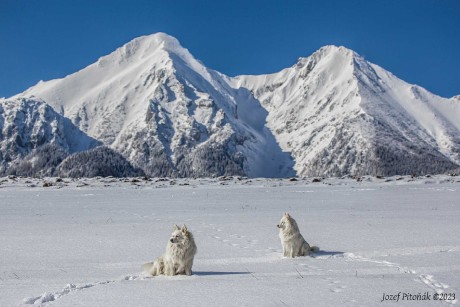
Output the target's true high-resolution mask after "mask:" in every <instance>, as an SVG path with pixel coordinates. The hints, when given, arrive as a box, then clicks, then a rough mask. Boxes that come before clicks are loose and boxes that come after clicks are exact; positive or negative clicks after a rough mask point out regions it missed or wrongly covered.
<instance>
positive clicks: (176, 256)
mask: <svg viewBox="0 0 460 307" xmlns="http://www.w3.org/2000/svg"><path fill="white" fill-rule="evenodd" d="M196 251H197V248H196V244H195V241H194V239H193V235H192V233H191V232H190V231H188V229H187V226H185V225H184V226H182V228H180V227H179V226H177V225H174V228H173V232H172V234H171V238H170V239H169V242H168V245H167V246H166V253H165V254H164V255H163V256H160V257H158V258H157V259H155V260H154V261H153V262H149V263H146V264H144V265H143V266H142V268H143V269H144V271H146V272H147V273H149V274H150V275H153V276H157V275H162V274H164V275H169V276H173V275H184V274H186V275H192V265H193V258H194V257H195V254H196Z"/></svg>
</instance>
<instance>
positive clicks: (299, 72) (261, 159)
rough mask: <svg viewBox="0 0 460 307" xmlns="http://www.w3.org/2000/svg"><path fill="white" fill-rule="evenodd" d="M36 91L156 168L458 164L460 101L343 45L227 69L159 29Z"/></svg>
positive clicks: (407, 169)
mask: <svg viewBox="0 0 460 307" xmlns="http://www.w3.org/2000/svg"><path fill="white" fill-rule="evenodd" d="M19 97H38V98H40V99H42V100H44V101H46V102H47V103H48V104H49V105H51V106H52V107H53V108H54V109H55V110H57V111H58V112H60V114H61V115H62V116H65V117H66V118H69V119H70V120H71V121H72V122H73V123H74V124H75V125H76V126H77V127H79V129H81V130H82V131H83V132H85V133H86V134H87V135H88V136H90V137H92V138H95V139H97V140H99V141H101V142H102V143H103V144H105V145H107V146H110V147H111V148H112V149H114V150H116V151H118V152H120V153H121V154H122V155H123V156H124V157H126V158H127V159H128V160H129V161H130V162H131V163H132V164H133V165H134V166H136V167H140V168H141V169H143V171H144V172H145V173H146V174H147V175H149V176H180V177H205V176H218V175H247V176H251V177H287V176H293V175H298V176H305V175H326V176H338V175H343V174H355V175H362V174H373V175H391V174H410V173H416V174H424V173H440V172H445V171H446V170H449V169H453V168H455V167H458V164H459V163H460V121H459V120H458V118H460V103H459V101H458V100H457V99H455V98H452V99H444V98H441V97H438V96H435V95H433V94H431V93H429V92H428V91H426V90H424V89H423V88H420V87H418V86H415V85H409V84H407V83H405V82H404V81H402V80H400V79H398V78H396V77H395V76H393V75H392V74H390V73H389V72H387V71H385V70H384V69H382V68H380V67H378V66H376V65H374V64H371V63H369V62H367V61H365V60H364V59H363V58H362V57H360V56H359V55H358V54H356V53H354V52H353V51H351V50H348V49H346V48H344V47H335V46H326V47H323V48H321V49H320V50H318V51H317V52H315V53H314V54H313V55H311V56H310V57H308V58H301V59H299V61H298V63H297V64H296V65H294V66H293V67H290V68H287V69H284V70H282V71H281V72H279V73H275V74H271V75H261V76H239V77H235V78H230V77H227V76H225V75H223V74H221V73H219V72H216V71H214V70H211V69H208V68H207V67H205V66H204V65H203V64H202V63H201V62H199V61H197V60H196V59H195V58H194V57H193V56H192V55H191V54H190V53H189V52H188V50H187V49H184V48H183V47H182V46H181V45H180V44H179V42H178V41H177V40H176V39H175V38H173V37H171V36H168V35H166V34H163V33H157V34H154V35H150V36H143V37H140V38H136V39H134V40H133V41H131V42H129V43H127V44H126V45H124V46H123V47H121V48H119V49H117V50H116V51H114V52H113V53H111V54H109V55H107V56H104V57H102V58H100V59H99V60H98V61H97V62H96V63H94V64H92V65H90V66H88V67H86V68H84V69H82V70H81V71H79V72H76V73H74V74H72V75H69V76H67V77H65V78H63V79H57V80H52V81H48V82H40V83H38V84H37V85H36V86H34V87H32V88H30V89H28V90H27V91H25V92H24V93H21V94H19V95H17V96H15V97H13V99H18V98H19Z"/></svg>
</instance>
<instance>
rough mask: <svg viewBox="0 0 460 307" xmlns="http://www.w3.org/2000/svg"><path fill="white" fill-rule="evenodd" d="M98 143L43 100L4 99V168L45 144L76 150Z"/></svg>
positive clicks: (0, 117) (0, 107)
mask: <svg viewBox="0 0 460 307" xmlns="http://www.w3.org/2000/svg"><path fill="white" fill-rule="evenodd" d="M98 143H99V142H98V141H96V140H94V139H93V138H91V137H88V136H87V135H85V134H84V133H83V132H81V131H80V130H79V129H78V128H76V127H75V126H74V125H73V124H72V123H71V122H70V120H69V119H67V118H65V117H63V116H61V115H60V114H58V113H56V112H55V111H54V110H53V108H51V107H50V106H49V105H48V104H46V103H45V102H43V101H41V100H37V99H25V98H17V99H8V100H4V99H2V100H0V172H2V171H3V170H4V169H5V168H7V167H8V166H9V165H10V164H11V163H12V162H14V161H15V160H17V159H18V158H21V157H24V156H25V155H27V154H28V153H30V152H31V151H32V150H33V149H36V148H38V147H40V146H42V145H45V144H52V145H55V146H57V147H60V148H63V149H64V150H65V151H67V152H69V153H73V152H77V151H82V150H87V149H89V148H91V147H94V146H96V145H97V144H98Z"/></svg>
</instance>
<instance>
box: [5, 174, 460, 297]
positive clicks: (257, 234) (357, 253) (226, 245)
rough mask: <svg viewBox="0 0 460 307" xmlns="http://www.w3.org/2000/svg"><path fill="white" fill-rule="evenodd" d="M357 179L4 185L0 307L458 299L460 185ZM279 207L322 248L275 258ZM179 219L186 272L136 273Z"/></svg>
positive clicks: (450, 180) (15, 181)
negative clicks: (189, 266)
mask: <svg viewBox="0 0 460 307" xmlns="http://www.w3.org/2000/svg"><path fill="white" fill-rule="evenodd" d="M359 180H360V181H357V180H354V179H351V178H345V179H333V178H331V179H326V180H323V181H322V182H319V183H315V182H312V180H311V179H309V180H302V179H299V180H298V181H289V180H286V179H284V180H280V179H268V180H261V179H253V180H248V179H244V178H221V179H220V180H218V179H176V180H166V179H161V180H160V179H158V180H149V181H146V180H143V179H142V178H134V179H129V180H128V179H115V178H100V179H96V178H95V179H81V180H71V179H56V178H46V179H45V180H42V179H30V178H16V177H12V176H11V177H9V178H0V212H1V213H2V214H0V232H1V236H0V245H1V247H2V248H1V249H0V259H1V261H0V289H1V291H0V293H1V295H0V306H18V305H22V306H30V304H35V305H42V306H381V305H383V306H387V305H388V306H390V305H391V306H394V305H395V303H394V302H389V303H387V304H384V303H381V302H380V301H381V300H382V297H383V294H384V293H386V294H397V293H398V292H400V291H401V292H403V293H410V294H412V295H416V294H419V293H421V294H423V293H425V292H428V293H429V294H430V295H431V297H432V296H433V295H434V294H436V293H446V294H448V293H455V294H456V296H457V297H456V300H449V301H445V302H444V303H446V304H443V303H441V302H439V301H434V300H433V299H431V300H430V301H423V302H420V301H407V300H406V301H400V302H399V303H397V305H398V306H399V305H400V306H440V305H448V303H455V302H458V295H460V292H459V291H460V257H459V256H460V237H459V236H458V233H460V223H458V221H459V218H460V207H459V205H458V200H459V199H460V178H459V177H448V176H436V177H429V178H411V176H405V177H390V178H385V179H376V178H370V177H364V178H359ZM125 181H126V182H125ZM45 183H46V184H45ZM43 186H45V187H43ZM285 211H288V212H290V213H291V214H292V215H293V216H294V217H295V219H296V220H297V223H298V224H299V227H300V230H301V232H302V234H303V236H304V237H305V238H306V240H307V241H308V242H309V243H310V244H314V245H318V246H319V247H320V248H321V251H320V252H319V253H316V254H314V255H313V257H299V258H295V259H283V258H282V248H281V243H280V239H279V237H278V228H277V227H276V224H277V223H278V222H279V220H280V218H281V215H282V213H283V212H285ZM174 223H176V224H183V223H185V224H186V225H187V227H188V228H189V230H190V231H192V232H193V234H194V237H195V240H196V243H197V246H198V253H197V255H196V257H195V261H194V266H193V272H194V274H193V275H192V276H190V277H188V276H174V277H165V276H160V277H154V278H148V277H146V276H144V275H142V274H141V265H142V264H143V263H146V262H148V261H151V260H153V259H154V258H155V257H157V256H159V255H161V254H162V253H163V252H164V249H165V247H166V243H167V240H168V239H169V236H170V233H171V230H172V225H173V224H174Z"/></svg>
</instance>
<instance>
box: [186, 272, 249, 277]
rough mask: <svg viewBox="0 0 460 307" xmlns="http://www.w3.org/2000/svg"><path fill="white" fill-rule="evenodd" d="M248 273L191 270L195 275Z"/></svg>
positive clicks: (241, 273) (242, 273)
mask: <svg viewBox="0 0 460 307" xmlns="http://www.w3.org/2000/svg"><path fill="white" fill-rule="evenodd" d="M244 274H250V272H216V271H201V272H196V271H194V272H193V275H197V276H217V275H244Z"/></svg>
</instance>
